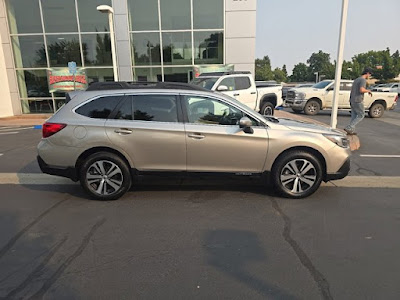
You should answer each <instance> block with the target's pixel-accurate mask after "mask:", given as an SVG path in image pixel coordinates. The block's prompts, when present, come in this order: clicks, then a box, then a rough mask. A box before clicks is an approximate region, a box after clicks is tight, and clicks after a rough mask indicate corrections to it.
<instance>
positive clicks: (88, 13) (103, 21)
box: [78, 0, 112, 32]
mask: <svg viewBox="0 0 400 300" xmlns="http://www.w3.org/2000/svg"><path fill="white" fill-rule="evenodd" d="M99 5H109V6H112V4H111V1H110V0H90V1H88V0H78V14H79V25H80V28H81V32H108V31H110V28H109V26H108V15H107V14H103V13H100V12H99V11H98V10H97V6H99Z"/></svg>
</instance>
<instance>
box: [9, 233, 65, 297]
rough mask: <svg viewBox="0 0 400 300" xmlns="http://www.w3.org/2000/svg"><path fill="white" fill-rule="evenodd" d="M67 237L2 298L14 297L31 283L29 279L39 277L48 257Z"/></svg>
mask: <svg viewBox="0 0 400 300" xmlns="http://www.w3.org/2000/svg"><path fill="white" fill-rule="evenodd" d="M67 239H68V238H67V237H64V238H63V239H62V240H61V241H60V242H59V243H58V244H57V245H56V246H54V247H53V249H52V250H51V251H50V252H49V254H48V255H47V256H46V257H45V259H44V260H43V261H42V262H41V263H40V264H39V265H38V266H37V267H36V268H35V269H34V270H33V271H32V272H31V273H30V274H29V275H28V277H26V279H25V280H24V281H23V282H22V283H21V284H20V285H18V286H17V287H16V288H14V289H13V290H12V291H10V292H9V293H8V294H7V296H5V298H4V299H14V297H15V296H16V295H17V294H18V293H20V292H21V291H23V290H24V289H25V288H26V287H27V286H28V285H29V284H30V283H31V281H33V280H34V279H35V278H37V277H39V276H40V275H41V274H42V273H43V271H44V268H45V267H46V265H47V264H48V263H49V261H50V259H51V258H52V257H53V256H54V255H55V254H56V253H57V252H58V250H59V249H60V248H61V246H62V245H64V243H65V242H66V241H67Z"/></svg>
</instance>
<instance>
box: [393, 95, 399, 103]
mask: <svg viewBox="0 0 400 300" xmlns="http://www.w3.org/2000/svg"><path fill="white" fill-rule="evenodd" d="M397 100H399V95H397V96H396V98H395V99H394V103H396V102H397Z"/></svg>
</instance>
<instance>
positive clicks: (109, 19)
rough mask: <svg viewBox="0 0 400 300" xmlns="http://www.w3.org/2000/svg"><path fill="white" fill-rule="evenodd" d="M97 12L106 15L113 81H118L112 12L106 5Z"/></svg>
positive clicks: (100, 6) (98, 8)
mask: <svg viewBox="0 0 400 300" xmlns="http://www.w3.org/2000/svg"><path fill="white" fill-rule="evenodd" d="M97 10H98V11H99V12H102V13H106V14H108V25H109V27H110V40H111V56H112V63H113V72H114V81H118V69H117V57H116V55H115V52H116V51H115V35H114V20H113V19H114V10H113V9H112V7H111V6H108V5H99V6H97Z"/></svg>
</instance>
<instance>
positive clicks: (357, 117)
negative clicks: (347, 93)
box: [346, 102, 365, 132]
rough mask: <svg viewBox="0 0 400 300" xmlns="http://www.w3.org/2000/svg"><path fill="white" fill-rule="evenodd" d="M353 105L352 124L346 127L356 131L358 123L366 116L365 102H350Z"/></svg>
mask: <svg viewBox="0 0 400 300" xmlns="http://www.w3.org/2000/svg"><path fill="white" fill-rule="evenodd" d="M350 106H351V120H350V124H349V125H347V126H346V129H347V130H349V131H351V132H354V131H355V129H356V125H357V124H358V123H360V122H361V120H362V119H364V117H365V109H364V103H363V102H361V103H356V102H350Z"/></svg>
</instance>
